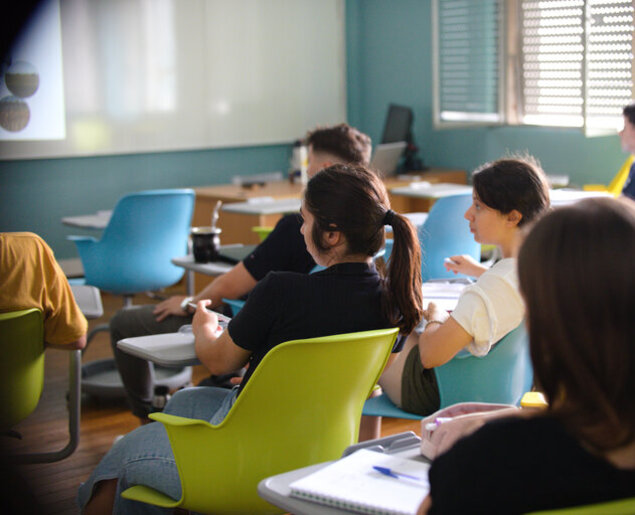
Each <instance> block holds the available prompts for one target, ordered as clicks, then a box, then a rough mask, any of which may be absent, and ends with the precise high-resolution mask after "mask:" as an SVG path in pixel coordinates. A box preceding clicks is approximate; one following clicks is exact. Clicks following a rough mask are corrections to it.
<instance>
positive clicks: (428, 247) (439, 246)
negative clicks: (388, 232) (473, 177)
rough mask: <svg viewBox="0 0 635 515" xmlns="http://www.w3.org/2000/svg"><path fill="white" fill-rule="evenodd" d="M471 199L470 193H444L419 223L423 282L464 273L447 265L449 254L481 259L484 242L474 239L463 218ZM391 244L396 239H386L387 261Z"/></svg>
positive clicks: (385, 258) (458, 275) (418, 231)
mask: <svg viewBox="0 0 635 515" xmlns="http://www.w3.org/2000/svg"><path fill="white" fill-rule="evenodd" d="M471 203H472V195H471V194H470V193H465V194H460V195H452V196H449V197H442V198H440V199H439V200H437V201H436V202H435V203H434V205H433V206H432V209H431V210H430V213H428V216H427V217H426V218H425V220H424V222H423V224H421V225H419V226H418V228H417V234H418V235H419V243H420V245H421V275H422V279H423V281H424V282H425V281H429V280H430V279H444V278H454V277H460V276H461V275H462V274H455V273H454V272H449V271H447V270H446V269H445V267H444V266H443V260H444V259H445V258H446V257H449V256H455V255H459V254H468V255H470V256H472V257H473V258H474V259H476V260H477V261H479V260H480V258H481V245H480V244H479V243H476V241H474V236H473V235H472V233H471V232H470V226H469V223H468V222H467V220H466V219H465V218H463V215H464V214H465V211H467V209H468V208H469V207H470V204H471ZM406 216H407V215H406ZM392 246H393V240H392V239H386V247H385V254H384V260H386V261H387V260H388V259H389V257H390V254H391V253H392Z"/></svg>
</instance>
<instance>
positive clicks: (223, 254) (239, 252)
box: [218, 245, 258, 265]
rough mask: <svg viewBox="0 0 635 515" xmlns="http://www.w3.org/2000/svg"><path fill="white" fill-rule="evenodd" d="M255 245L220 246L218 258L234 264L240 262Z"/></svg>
mask: <svg viewBox="0 0 635 515" xmlns="http://www.w3.org/2000/svg"><path fill="white" fill-rule="evenodd" d="M257 246H258V245H225V246H221V248H220V249H219V251H218V260H219V261H224V262H225V263H231V264H232V265H235V264H236V263H240V262H241V261H242V260H243V259H245V258H246V257H247V256H248V255H249V254H251V253H252V252H253V250H254V249H255V248H256V247H257Z"/></svg>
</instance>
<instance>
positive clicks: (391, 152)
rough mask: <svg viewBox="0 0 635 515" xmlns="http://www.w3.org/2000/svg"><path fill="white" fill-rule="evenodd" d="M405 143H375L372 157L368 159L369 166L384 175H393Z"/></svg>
mask: <svg viewBox="0 0 635 515" xmlns="http://www.w3.org/2000/svg"><path fill="white" fill-rule="evenodd" d="M407 145H408V144H407V143H406V142H405V141H397V142H395V143H381V144H380V145H377V147H376V148H375V153H374V154H373V158H372V159H371V160H370V167H371V168H373V169H374V170H377V171H379V172H381V173H382V174H383V175H384V176H388V175H394V173H395V172H396V171H397V165H398V164H399V159H401V156H402V155H403V152H404V150H405V149H406V146H407Z"/></svg>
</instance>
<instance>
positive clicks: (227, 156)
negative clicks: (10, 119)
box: [0, 145, 291, 259]
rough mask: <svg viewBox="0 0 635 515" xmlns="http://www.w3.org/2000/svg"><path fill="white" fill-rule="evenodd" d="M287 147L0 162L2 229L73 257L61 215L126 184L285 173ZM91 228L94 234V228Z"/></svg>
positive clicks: (83, 209)
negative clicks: (34, 236)
mask: <svg viewBox="0 0 635 515" xmlns="http://www.w3.org/2000/svg"><path fill="white" fill-rule="evenodd" d="M290 152H291V147H290V146H287V145H276V146H263V147H244V148H233V149H220V150H201V151H195V152H165V153H157V154H134V155H117V156H100V157H89V158H72V159H37V160H35V159H34V160H22V161H0V231H33V232H36V233H38V234H40V235H41V236H42V237H43V238H44V239H45V240H46V241H47V242H48V243H49V244H50V245H51V247H52V248H53V250H54V252H55V255H56V257H57V258H58V259H64V258H73V257H77V252H76V250H75V246H74V244H73V243H72V242H70V241H67V240H66V236H67V235H69V234H91V233H90V232H87V231H82V230H79V229H74V228H72V227H66V226H64V225H62V223H61V218H62V217H63V216H70V215H80V214H86V213H94V212H95V211H97V210H100V209H112V207H113V206H114V205H115V203H116V201H117V199H118V198H120V197H121V196H123V195H124V194H126V193H129V192H131V191H138V190H143V189H154V188H174V187H190V186H203V185H211V184H222V183H228V182H231V178H232V177H233V176H234V175H248V174H253V173H267V172H272V171H283V172H286V170H287V168H288V162H289V161H288V160H289V156H290ZM92 234H95V233H94V232H93V233H92Z"/></svg>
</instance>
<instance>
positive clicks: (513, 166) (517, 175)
mask: <svg viewBox="0 0 635 515" xmlns="http://www.w3.org/2000/svg"><path fill="white" fill-rule="evenodd" d="M472 182H473V185H474V191H475V193H476V195H477V196H478V198H479V199H480V200H481V202H483V203H484V204H485V205H486V206H488V207H491V208H492V209H496V210H497V211H500V212H501V213H503V214H508V213H510V212H511V211H513V210H514V209H515V210H516V211H518V212H520V214H522V219H521V220H520V222H519V223H518V226H519V227H521V226H523V225H525V224H526V223H528V222H532V221H534V220H535V219H536V218H537V217H538V216H539V215H540V214H542V213H543V212H544V211H545V210H546V209H547V208H548V207H549V185H548V183H547V178H546V176H545V173H544V171H543V170H542V167H541V166H540V164H539V163H538V161H537V160H536V159H535V158H534V157H532V156H511V157H509V158H504V159H499V160H497V161H493V162H491V163H486V164H484V165H483V166H481V167H479V168H478V169H477V170H475V171H474V174H473V177H472Z"/></svg>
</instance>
